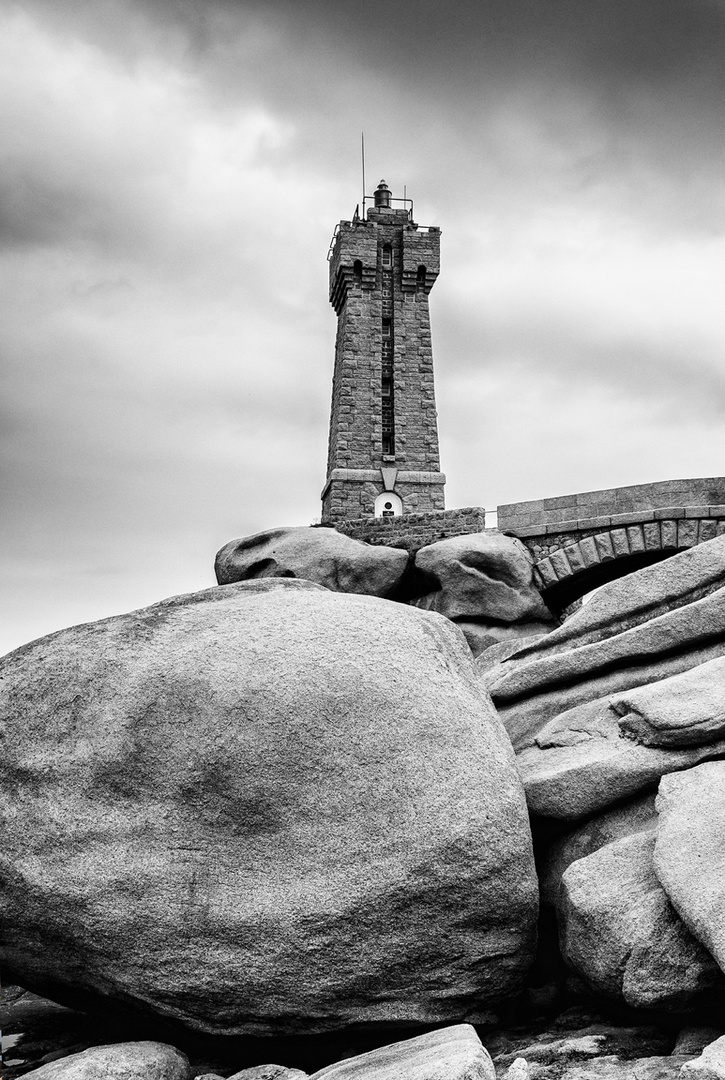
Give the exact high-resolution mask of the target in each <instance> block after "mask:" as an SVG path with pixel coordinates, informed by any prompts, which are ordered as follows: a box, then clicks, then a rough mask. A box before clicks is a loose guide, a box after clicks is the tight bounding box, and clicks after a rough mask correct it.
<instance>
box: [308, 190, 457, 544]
mask: <svg viewBox="0 0 725 1080" xmlns="http://www.w3.org/2000/svg"><path fill="white" fill-rule="evenodd" d="M367 202H368V199H367V198H366V199H365V200H364V201H363V208H362V214H360V213H359V209H358V210H357V211H356V212H355V215H354V217H353V219H352V220H351V221H341V222H340V223H339V225H338V226H337V227H336V229H335V234H334V236H333V239H332V243H331V245H330V255H329V261H330V303H331V304H332V306H333V308H334V309H335V313H336V314H337V338H336V342H335V366H334V373H333V380H332V408H331V411H330V437H329V444H328V459H327V479H326V483H325V487H324V489H323V491H322V521H323V522H325V523H329V524H335V523H337V522H343V521H350V520H355V519H360V518H372V517H399V516H404V515H406V514H410V513H421V512H427V511H432V510H443V509H444V494H443V491H444V485H445V479H446V478H445V476H444V475H443V473H442V472H441V471H440V458H439V450H438V425H437V420H436V404H435V387H434V381H433V348H432V343H431V330H430V313H429V310H428V296H429V295H430V291H431V289H432V288H433V285H434V283H435V280H436V278H437V277H438V272H439V268H440V229H439V228H436V227H434V226H428V227H423V226H420V225H418V224H416V222H415V221H414V220H413V205H412V201H411V200H409V199H396V198H394V197H393V195H392V192H391V191H390V189H389V188H388V185H387V184H386V183H385V181H384V180H381V181H380V184H379V185H378V187H377V189H376V191H375V193H374V196H373V197H372V199H370V202H371V203H372V205H371V206H369V207H367V209H366V203H367ZM401 204H402V205H401Z"/></svg>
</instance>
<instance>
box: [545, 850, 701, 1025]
mask: <svg viewBox="0 0 725 1080" xmlns="http://www.w3.org/2000/svg"><path fill="white" fill-rule="evenodd" d="M654 842H655V831H654V829H652V830H650V831H647V832H637V833H635V834H634V835H632V836H624V837H621V838H620V839H616V840H613V841H612V842H610V843H607V844H604V845H603V846H602V847H600V848H598V849H597V850H596V851H594V852H592V853H591V854H589V855H587V856H585V857H584V858H582V859H578V860H576V861H574V862H572V863H571V864H570V866H569V867H568V868H567V869H566V870H565V872H564V874H563V875H562V878H561V893H560V899H559V902H558V904H557V914H558V920H559V936H560V942H561V949H562V955H563V957H564V959H565V961H566V962H567V963H568V964H569V965H570V966H571V967H573V968H574V969H575V970H576V971H577V972H578V973H579V974H580V975H581V976H582V977H583V978H584V979H585V981H586V982H587V983H588V985H589V986H591V987H592V989H593V990H595V991H596V992H598V993H601V994H606V995H608V996H610V997H615V998H620V999H621V1000H622V1001H623V1002H624V1003H626V1004H627V1005H630V1006H632V1007H633V1008H656V1009H671V1010H681V1009H684V1008H688V1007H691V1006H692V1005H693V1003H696V1002H697V1001H698V999H700V1001H702V1000H703V998H704V996H705V995H706V994H707V993H708V992H709V991H711V990H713V989H715V988H721V986H722V978H721V974H720V972H719V970H718V968H717V966H716V965H715V963H714V962H713V960H712V958H711V957H710V956H709V954H708V953H707V952H706V951H705V949H703V948H702V946H701V945H700V944H699V942H697V941H696V940H695V939H694V938H693V937H692V935H691V934H690V933H689V931H688V930H687V929H686V927H685V926H684V924H683V923H682V921H681V920H680V918H679V916H678V915H677V913H676V912H675V911H674V909H673V908H672V906H671V905H670V903H669V901H668V899H667V896H666V894H665V892H664V890H663V889H662V887H661V885H660V883H659V881H658V880H657V877H656V875H655V873H654V868H653V865H652V852H653V850H654Z"/></svg>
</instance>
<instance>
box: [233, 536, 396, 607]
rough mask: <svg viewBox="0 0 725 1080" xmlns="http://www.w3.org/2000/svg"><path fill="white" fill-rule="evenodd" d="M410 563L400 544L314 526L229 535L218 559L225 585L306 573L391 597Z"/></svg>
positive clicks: (307, 577)
mask: <svg viewBox="0 0 725 1080" xmlns="http://www.w3.org/2000/svg"><path fill="white" fill-rule="evenodd" d="M407 567H408V552H407V551H404V550H402V549H401V548H392V547H385V546H384V545H374V544H365V543H363V542H362V541H361V540H354V539H353V538H352V537H351V536H346V535H345V534H344V533H339V532H337V530H336V529H331V528H325V527H323V526H314V525H297V526H292V527H290V528H282V529H268V530H267V531H266V532H261V533H255V534H254V535H253V536H243V537H242V538H241V539H240V540H230V541H229V543H228V544H225V545H224V547H223V548H221V550H220V551H218V552H217V554H216V558H215V560H214V573H215V574H216V579H217V581H218V583H219V584H220V585H230V584H232V583H233V582H235V581H251V580H253V579H256V578H270V577H273V578H301V579H302V580H304V581H314V582H315V583H316V584H317V585H324V586H325V588H326V589H332V590H333V591H334V592H348V593H362V594H363V595H365V596H384V597H392V596H394V595H395V593H396V590H397V589H398V588H399V587H400V585H401V583H402V579H403V575H404V573H405V571H406V569H407Z"/></svg>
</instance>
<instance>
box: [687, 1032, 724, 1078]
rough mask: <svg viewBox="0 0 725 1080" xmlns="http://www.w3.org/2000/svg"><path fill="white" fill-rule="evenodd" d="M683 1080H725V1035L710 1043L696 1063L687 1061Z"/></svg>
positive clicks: (696, 1059)
mask: <svg viewBox="0 0 725 1080" xmlns="http://www.w3.org/2000/svg"><path fill="white" fill-rule="evenodd" d="M680 1076H681V1077H682V1080H725V1035H723V1036H721V1037H720V1038H719V1039H715V1041H714V1042H711V1043H709V1044H708V1045H707V1046H706V1047H705V1049H704V1050H703V1051H702V1053H701V1054H700V1056H699V1057H698V1058H695V1060H694V1061H687V1062H685V1064H684V1065H683V1066H682V1071H681V1073H680Z"/></svg>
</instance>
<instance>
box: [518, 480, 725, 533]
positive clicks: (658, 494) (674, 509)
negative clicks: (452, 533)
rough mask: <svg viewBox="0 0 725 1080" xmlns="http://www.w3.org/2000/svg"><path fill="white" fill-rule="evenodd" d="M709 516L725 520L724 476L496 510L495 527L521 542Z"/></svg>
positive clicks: (583, 494) (563, 497) (561, 497)
mask: <svg viewBox="0 0 725 1080" xmlns="http://www.w3.org/2000/svg"><path fill="white" fill-rule="evenodd" d="M712 511H719V513H713V512H712ZM707 516H711V517H718V516H725V478H724V477H705V478H700V479H696V480H663V481H661V482H659V483H656V484H634V485H632V486H630V487H622V488H606V489H604V490H602V491H585V492H580V493H579V494H576V495H558V496H556V497H554V498H551V499H532V500H529V501H528V502H518V503H506V504H504V505H502V506H499V507H498V527H499V529H501V530H502V531H504V530H505V531H507V532H509V531H510V532H513V533H515V535H516V536H519V537H521V538H522V539H523V538H524V537H527V536H541V535H548V534H550V533H552V534H553V533H555V532H581V531H582V530H584V529H595V530H596V529H608V528H611V527H612V526H617V525H624V524H636V523H637V522H643V521H651V520H653V519H658V518H659V519H664V518H672V519H675V520H676V519H678V518H681V517H707Z"/></svg>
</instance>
